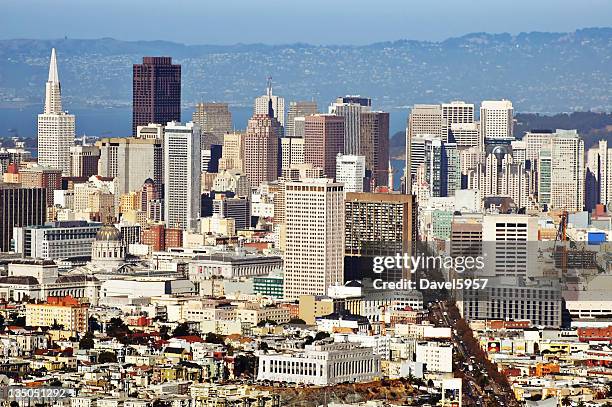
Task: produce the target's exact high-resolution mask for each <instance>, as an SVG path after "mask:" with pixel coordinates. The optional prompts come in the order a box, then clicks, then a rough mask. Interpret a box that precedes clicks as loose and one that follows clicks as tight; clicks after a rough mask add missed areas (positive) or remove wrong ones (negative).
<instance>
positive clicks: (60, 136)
mask: <svg viewBox="0 0 612 407" xmlns="http://www.w3.org/2000/svg"><path fill="white" fill-rule="evenodd" d="M74 123H75V118H74V115H72V114H68V113H66V112H64V111H63V110H62V95H61V87H60V81H59V75H58V70H57V57H56V55H55V48H53V49H52V50H51V61H50V63H49V79H48V80H47V83H46V86H45V109H44V111H43V113H42V114H39V115H38V163H39V164H40V165H43V166H46V167H50V168H54V169H57V170H62V174H63V175H64V176H70V147H72V146H73V145H74V132H75V124H74Z"/></svg>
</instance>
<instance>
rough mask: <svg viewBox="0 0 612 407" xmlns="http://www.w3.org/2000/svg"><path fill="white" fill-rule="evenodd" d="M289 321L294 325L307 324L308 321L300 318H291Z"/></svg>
mask: <svg viewBox="0 0 612 407" xmlns="http://www.w3.org/2000/svg"><path fill="white" fill-rule="evenodd" d="M289 323H290V324H294V325H306V321H304V320H303V319H300V318H291V319H290V320H289Z"/></svg>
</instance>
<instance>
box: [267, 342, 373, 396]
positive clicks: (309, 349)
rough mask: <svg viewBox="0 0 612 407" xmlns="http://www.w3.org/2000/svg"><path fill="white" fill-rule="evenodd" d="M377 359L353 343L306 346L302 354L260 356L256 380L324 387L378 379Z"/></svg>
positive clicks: (368, 349) (368, 350)
mask: <svg viewBox="0 0 612 407" xmlns="http://www.w3.org/2000/svg"><path fill="white" fill-rule="evenodd" d="M380 374H381V373H380V356H378V355H374V354H373V352H372V348H367V347H363V348H362V347H359V346H358V345H357V344H354V343H350V342H347V343H329V344H313V345H306V348H305V349H304V350H302V351H296V352H291V353H289V352H288V353H282V354H281V353H272V354H260V355H259V367H258V373H257V380H271V381H283V382H293V383H306V384H313V385H318V386H327V385H331V384H338V383H342V382H369V381H372V380H374V379H375V378H377V377H380Z"/></svg>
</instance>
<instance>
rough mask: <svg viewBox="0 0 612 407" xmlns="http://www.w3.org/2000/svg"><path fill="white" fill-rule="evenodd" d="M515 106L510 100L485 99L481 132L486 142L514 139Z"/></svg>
mask: <svg viewBox="0 0 612 407" xmlns="http://www.w3.org/2000/svg"><path fill="white" fill-rule="evenodd" d="M513 117H514V108H513V107H512V102H511V101H509V100H483V101H482V104H481V105H480V132H481V134H482V138H483V139H484V140H485V142H498V141H506V142H507V141H510V140H514V133H513V131H514V122H513Z"/></svg>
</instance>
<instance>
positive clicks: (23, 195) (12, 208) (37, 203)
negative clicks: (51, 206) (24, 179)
mask: <svg viewBox="0 0 612 407" xmlns="http://www.w3.org/2000/svg"><path fill="white" fill-rule="evenodd" d="M46 202H47V190H46V189H44V188H21V186H20V184H14V185H12V184H1V183H0V252H8V251H10V250H11V239H12V238H13V228H16V227H22V226H36V225H42V224H43V223H44V222H45V218H46V212H47V203H46Z"/></svg>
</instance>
